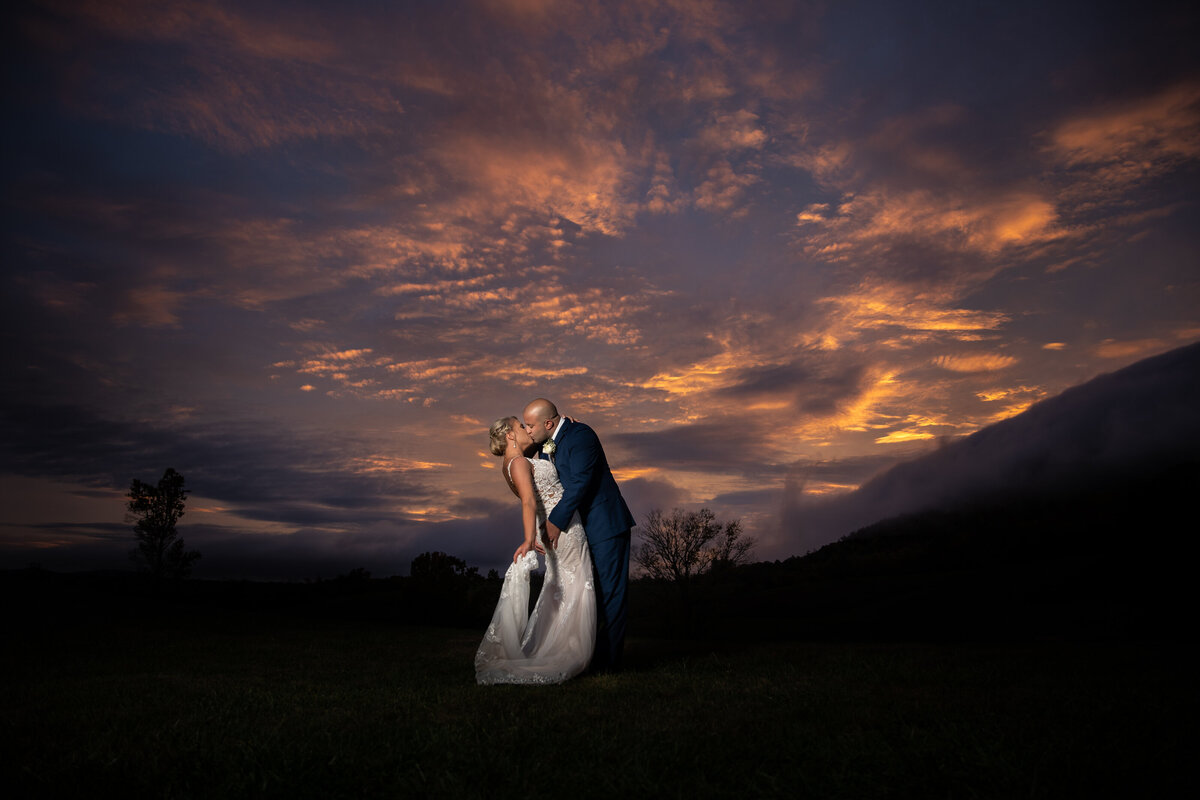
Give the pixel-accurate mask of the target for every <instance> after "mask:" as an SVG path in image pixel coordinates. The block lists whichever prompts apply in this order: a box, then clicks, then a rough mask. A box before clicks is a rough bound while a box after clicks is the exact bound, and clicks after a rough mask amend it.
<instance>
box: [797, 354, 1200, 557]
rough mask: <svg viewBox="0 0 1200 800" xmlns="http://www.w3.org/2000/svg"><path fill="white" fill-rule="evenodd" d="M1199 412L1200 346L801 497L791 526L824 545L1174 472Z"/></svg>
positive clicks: (1185, 455)
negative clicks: (899, 525)
mask: <svg viewBox="0 0 1200 800" xmlns="http://www.w3.org/2000/svg"><path fill="white" fill-rule="evenodd" d="M1198 408H1200V343H1196V344H1192V345H1188V346H1186V347H1181V348H1178V349H1176V350H1173V351H1171V352H1168V353H1164V354H1162V355H1159V356H1155V357H1153V358H1148V359H1145V360H1143V361H1140V362H1138V363H1136V364H1133V365H1131V366H1129V367H1126V368H1125V369H1122V370H1119V371H1117V372H1113V373H1110V374H1107V375H1101V376H1099V377H1097V378H1095V379H1093V380H1091V381H1088V382H1087V383H1084V384H1081V385H1080V386H1076V387H1073V388H1071V389H1068V390H1067V391H1065V392H1063V393H1062V394H1060V395H1058V396H1056V397H1052V398H1049V399H1047V400H1044V401H1042V402H1040V403H1037V404H1036V405H1034V406H1032V407H1031V408H1029V409H1028V410H1026V411H1025V412H1023V413H1021V414H1018V415H1017V416H1015V417H1012V418H1010V419H1006V420H1003V421H1002V422H998V423H996V424H994V425H990V426H988V427H987V428H984V429H982V430H980V431H977V432H976V433H974V434H972V435H970V436H968V437H966V438H964V439H962V440H960V441H956V442H952V443H950V444H947V445H946V446H944V447H942V448H941V449H939V450H937V451H935V452H932V453H929V454H927V455H925V456H922V457H920V458H917V459H914V460H912V461H908V462H905V463H903V464H898V465H896V466H895V467H893V468H891V469H889V470H887V471H886V472H884V473H882V474H880V475H878V476H876V477H875V478H872V479H871V480H869V481H868V482H867V483H865V484H863V486H862V487H861V488H859V489H858V490H857V491H854V492H851V493H850V494H847V495H844V496H842V497H839V498H836V499H833V500H830V501H825V502H822V501H816V500H814V501H803V500H801V501H799V502H796V503H794V504H793V505H792V506H791V507H790V508H789V509H788V511H787V512H786V513H785V515H784V524H785V525H786V526H788V527H789V528H791V529H793V530H795V531H797V532H798V534H799V536H800V537H801V539H802V541H805V542H808V543H809V544H810V547H811V548H813V549H815V548H816V547H819V546H820V545H823V544H828V543H829V542H831V541H835V540H837V539H838V538H840V537H842V536H845V535H846V534H848V533H850V532H851V531H855V530H858V529H861V528H863V527H866V526H868V525H871V524H873V523H875V522H877V521H879V520H882V519H888V518H891V517H895V516H899V515H902V514H911V513H918V512H922V511H924V510H927V509H948V508H956V507H960V506H965V505H978V504H979V502H980V498H981V497H985V496H996V495H1000V494H1004V493H1008V494H1016V495H1023V494H1038V493H1045V492H1048V491H1053V492H1060V491H1061V492H1067V493H1070V492H1075V491H1079V490H1080V489H1081V488H1086V486H1087V485H1088V484H1096V483H1098V482H1107V481H1109V480H1110V477H1109V476H1114V475H1120V474H1123V473H1126V472H1131V471H1134V470H1138V471H1140V470H1146V469H1148V470H1151V471H1154V472H1157V471H1159V470H1160V469H1169V468H1170V467H1171V466H1172V465H1177V464H1180V463H1187V461H1188V459H1189V458H1193V457H1194V454H1195V453H1196V452H1198V451H1200V414H1198V413H1197V409H1198ZM1118 482H1119V479H1118Z"/></svg>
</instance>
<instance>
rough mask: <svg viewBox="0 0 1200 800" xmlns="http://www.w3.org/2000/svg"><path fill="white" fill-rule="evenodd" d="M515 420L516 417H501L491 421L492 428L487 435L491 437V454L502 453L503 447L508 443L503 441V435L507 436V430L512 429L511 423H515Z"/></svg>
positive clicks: (500, 454) (498, 454)
mask: <svg viewBox="0 0 1200 800" xmlns="http://www.w3.org/2000/svg"><path fill="white" fill-rule="evenodd" d="M516 421H517V418H516V417H501V418H500V419H498V420H496V421H495V422H493V423H492V428H491V430H490V431H488V435H489V436H491V438H492V455H494V456H502V455H504V449H505V447H507V446H508V443H507V442H506V441H505V437H506V436H508V433H509V431H511V430H512V429H513V425H514V424H516Z"/></svg>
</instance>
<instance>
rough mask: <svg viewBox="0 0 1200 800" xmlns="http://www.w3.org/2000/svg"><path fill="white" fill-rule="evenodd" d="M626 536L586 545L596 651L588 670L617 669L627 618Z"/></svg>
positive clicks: (627, 575)
mask: <svg viewBox="0 0 1200 800" xmlns="http://www.w3.org/2000/svg"><path fill="white" fill-rule="evenodd" d="M629 547H630V533H629V531H624V532H623V533H620V534H618V535H617V536H614V537H612V538H610V539H605V540H603V541H600V542H596V543H592V542H588V548H589V549H590V550H591V553H592V568H593V569H594V570H595V573H596V616H597V620H596V623H597V629H596V652H595V654H594V655H593V656H592V669H595V670H601V671H606V670H615V669H619V668H620V666H621V654H622V652H623V651H624V649H625V628H626V625H627V622H628V618H629Z"/></svg>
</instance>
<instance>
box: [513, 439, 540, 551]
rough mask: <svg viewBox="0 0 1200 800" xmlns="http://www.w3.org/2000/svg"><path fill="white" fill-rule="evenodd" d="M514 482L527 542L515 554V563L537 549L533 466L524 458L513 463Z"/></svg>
mask: <svg viewBox="0 0 1200 800" xmlns="http://www.w3.org/2000/svg"><path fill="white" fill-rule="evenodd" d="M511 471H512V482H513V486H514V487H515V488H516V490H517V497H519V498H521V523H522V527H523V528H524V530H525V541H523V542H522V543H521V546H520V547H518V548H517V551H516V552H515V553H513V561H516V560H517V559H518V558H520V557H521V556H523V555H525V554H526V553H528V552H529V551H530V550H533V549H535V548H536V547H537V494H536V493H535V491H534V488H533V465H532V464H530V463H529V462H528V461H527V460H526V459H524V458H518V459H515V460H514V461H513V462H512V470H511Z"/></svg>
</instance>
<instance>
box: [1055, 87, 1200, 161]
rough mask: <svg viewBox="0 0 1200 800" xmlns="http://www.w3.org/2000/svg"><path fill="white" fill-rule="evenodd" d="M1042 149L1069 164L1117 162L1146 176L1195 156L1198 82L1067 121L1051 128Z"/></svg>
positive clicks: (1199, 123) (1199, 138) (1199, 122)
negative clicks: (1046, 142)
mask: <svg viewBox="0 0 1200 800" xmlns="http://www.w3.org/2000/svg"><path fill="white" fill-rule="evenodd" d="M1049 138H1050V143H1049V145H1048V146H1047V149H1048V150H1049V151H1050V152H1051V153H1052V154H1053V155H1055V156H1056V157H1057V158H1059V159H1061V160H1062V161H1063V162H1065V163H1066V164H1067V165H1068V166H1077V165H1082V164H1099V163H1103V162H1120V163H1122V164H1124V165H1125V166H1126V167H1127V169H1128V171H1119V172H1115V173H1109V174H1110V175H1126V176H1134V175H1138V176H1146V175H1148V174H1153V173H1156V172H1159V171H1161V170H1163V169H1165V168H1166V167H1168V166H1169V165H1170V164H1171V163H1173V162H1177V161H1179V160H1183V159H1193V158H1196V157H1197V156H1198V155H1200V84H1198V83H1192V82H1189V83H1182V84H1178V85H1175V86H1172V87H1169V88H1167V89H1165V90H1163V91H1161V92H1159V93H1158V94H1155V95H1153V96H1151V97H1143V98H1138V99H1136V100H1133V101H1129V102H1127V103H1124V104H1120V105H1113V106H1110V107H1108V108H1105V109H1101V110H1098V111H1094V112H1091V113H1085V114H1081V115H1078V116H1075V117H1072V118H1070V119H1068V120H1066V121H1064V122H1062V123H1061V124H1059V125H1058V126H1057V127H1056V128H1054V129H1053V130H1052V131H1051V132H1050V134H1049Z"/></svg>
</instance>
